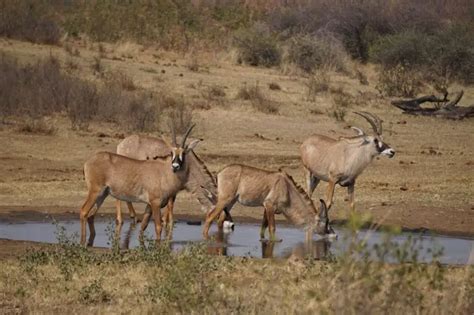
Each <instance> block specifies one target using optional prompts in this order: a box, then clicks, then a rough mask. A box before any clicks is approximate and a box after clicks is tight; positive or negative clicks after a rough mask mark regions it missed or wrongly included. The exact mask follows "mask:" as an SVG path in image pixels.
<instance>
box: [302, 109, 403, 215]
mask: <svg viewBox="0 0 474 315" xmlns="http://www.w3.org/2000/svg"><path fill="white" fill-rule="evenodd" d="M355 113H356V114H358V115H360V116H362V117H364V118H365V119H366V120H367V121H368V122H369V123H370V125H371V126H372V129H373V130H374V133H375V134H374V135H373V136H368V135H366V134H365V133H364V132H363V131H362V130H361V129H359V128H357V127H352V128H353V129H355V130H356V131H357V132H358V135H357V136H355V137H348V138H344V137H341V138H339V140H336V139H332V138H329V137H326V136H322V135H315V136H312V137H309V138H308V139H306V140H305V141H304V142H303V144H302V145H301V147H300V151H301V159H302V160H303V166H304V168H305V171H306V176H307V184H308V194H309V196H310V197H311V195H312V193H313V191H314V189H315V188H316V186H318V184H319V182H320V181H321V180H323V181H325V182H329V185H328V188H327V191H326V203H327V207H328V209H329V208H330V207H331V205H332V202H333V196H334V188H335V185H336V184H339V185H341V186H342V187H347V192H348V197H349V198H348V199H349V203H350V207H351V210H352V211H354V185H355V181H356V179H357V177H358V176H359V175H360V174H361V173H362V172H363V171H364V170H365V168H366V167H367V166H368V165H369V164H370V162H371V161H372V160H373V158H374V157H375V156H377V155H379V154H382V155H387V156H388V157H390V158H392V157H393V156H394V155H395V150H393V149H392V148H391V147H390V146H389V145H388V144H387V143H385V142H383V140H382V121H381V120H380V118H378V117H377V116H376V115H374V114H371V113H367V112H355Z"/></svg>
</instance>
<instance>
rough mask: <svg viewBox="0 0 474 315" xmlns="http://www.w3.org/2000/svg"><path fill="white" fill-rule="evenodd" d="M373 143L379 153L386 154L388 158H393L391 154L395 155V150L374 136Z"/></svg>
mask: <svg viewBox="0 0 474 315" xmlns="http://www.w3.org/2000/svg"><path fill="white" fill-rule="evenodd" d="M374 144H375V147H376V149H377V152H379V154H382V155H386V156H388V157H389V158H393V156H394V155H395V150H394V149H392V148H391V147H390V146H389V145H388V144H387V143H385V142H383V141H382V140H380V139H377V138H375V139H374Z"/></svg>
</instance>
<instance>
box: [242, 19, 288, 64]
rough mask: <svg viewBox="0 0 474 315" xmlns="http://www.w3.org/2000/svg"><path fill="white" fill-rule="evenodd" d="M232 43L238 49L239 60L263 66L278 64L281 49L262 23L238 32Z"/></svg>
mask: <svg viewBox="0 0 474 315" xmlns="http://www.w3.org/2000/svg"><path fill="white" fill-rule="evenodd" d="M234 43H235V45H236V46H237V48H238V50H239V62H243V63H246V64H249V65H251V66H264V67H271V66H276V65H279V64H280V60H281V51H280V49H279V48H278V43H277V41H276V39H275V38H274V37H273V36H272V35H271V34H270V32H269V31H268V29H267V28H265V26H264V25H262V24H256V25H254V26H253V27H252V28H249V29H246V30H244V31H241V32H240V33H238V34H237V35H236V36H235V38H234Z"/></svg>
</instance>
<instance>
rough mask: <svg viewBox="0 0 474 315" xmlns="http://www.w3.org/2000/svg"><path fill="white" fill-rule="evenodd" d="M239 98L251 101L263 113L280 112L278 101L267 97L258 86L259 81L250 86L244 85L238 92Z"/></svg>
mask: <svg viewBox="0 0 474 315" xmlns="http://www.w3.org/2000/svg"><path fill="white" fill-rule="evenodd" d="M237 98H238V99H242V100H247V101H250V103H251V104H252V106H253V107H254V108H255V109H256V110H258V111H260V112H262V113H267V114H276V113H278V106H277V103H275V102H273V101H271V100H269V99H267V98H266V97H265V95H264V94H263V92H262V91H261V90H260V87H259V86H258V82H257V83H255V86H250V87H249V86H247V85H246V84H245V85H244V86H242V87H241V88H240V89H239V91H238V92H237Z"/></svg>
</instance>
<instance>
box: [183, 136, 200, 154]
mask: <svg viewBox="0 0 474 315" xmlns="http://www.w3.org/2000/svg"><path fill="white" fill-rule="evenodd" d="M199 142H201V139H196V140H193V141H192V142H191V143H190V144H188V145H187V146H186V152H188V151H191V150H194V148H195V147H196V146H197V145H198V144H199Z"/></svg>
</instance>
